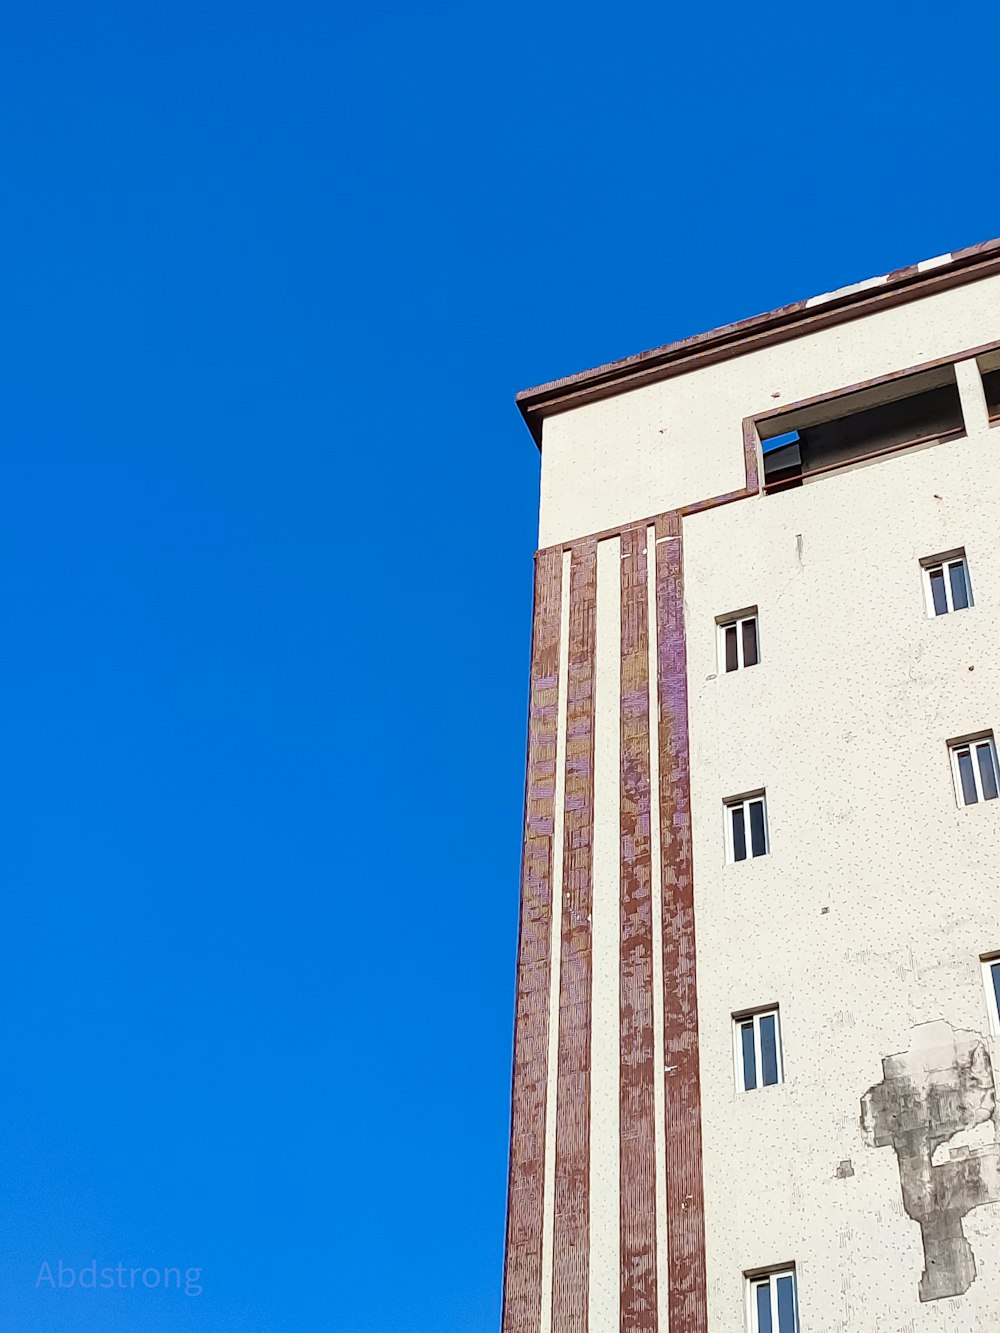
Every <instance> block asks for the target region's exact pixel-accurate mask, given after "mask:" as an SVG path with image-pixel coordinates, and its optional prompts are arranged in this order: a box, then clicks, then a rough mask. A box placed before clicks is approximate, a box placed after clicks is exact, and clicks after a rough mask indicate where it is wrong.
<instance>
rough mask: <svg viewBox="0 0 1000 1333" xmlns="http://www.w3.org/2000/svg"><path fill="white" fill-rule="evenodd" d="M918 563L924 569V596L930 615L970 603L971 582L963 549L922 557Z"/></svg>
mask: <svg viewBox="0 0 1000 1333" xmlns="http://www.w3.org/2000/svg"><path fill="white" fill-rule="evenodd" d="M920 566H921V568H922V570H923V573H924V600H925V602H926V604H927V614H928V615H929V616H932V617H933V616H945V615H947V614H948V612H949V611H965V610H967V609H968V607H970V606H971V605H972V583H971V581H970V579H969V563H968V561H967V560H966V558H965V552H964V551H953V552H952V553H951V554H950V555H935V556H931V557H930V558H929V559H927V560H921V562H920Z"/></svg>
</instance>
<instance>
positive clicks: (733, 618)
mask: <svg viewBox="0 0 1000 1333" xmlns="http://www.w3.org/2000/svg"><path fill="white" fill-rule="evenodd" d="M751 620H752V621H753V624H754V637H755V639H756V641H757V660H756V662H751V663H750V665H749V666H748V665H747V664H746V662H745V661H744V656H745V654H744V643H743V626H744V625H745V624H746V623H747V622H748V621H751ZM730 628H734V629H735V630H736V666H735V667H734V668H733V670H732V671H730V670H729V668H728V667H727V666H726V631H727V630H728V629H730ZM715 631H716V633H715V637H716V656H717V659H718V674H719V675H720V676H735V675H736V674H737V673H738V672H740V671H749V670H750V667H755V666H760V615H759V613H758V610H757V607H756V606H748V607H745V608H744V609H743V610H742V611H731V612H730V613H729V614H728V615H725V616H717V617H716V620H715Z"/></svg>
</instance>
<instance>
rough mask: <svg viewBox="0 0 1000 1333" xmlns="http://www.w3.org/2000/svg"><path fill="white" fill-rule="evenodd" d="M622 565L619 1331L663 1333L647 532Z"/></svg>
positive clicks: (625, 542) (634, 533)
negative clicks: (658, 1226) (659, 1283)
mask: <svg viewBox="0 0 1000 1333" xmlns="http://www.w3.org/2000/svg"><path fill="white" fill-rule="evenodd" d="M621 542H622V551H621V555H622V559H621V962H620V972H619V978H620V981H619V984H620V995H621V1085H620V1088H621V1090H620V1103H619V1107H620V1135H621V1139H620V1144H621V1146H620V1163H619V1166H620V1173H621V1174H620V1182H621V1333H656V1329H657V1287H656V1095H655V1084H654V1080H655V1078H656V1057H655V1051H654V1041H653V898H652V841H651V837H650V823H649V820H650V790H649V785H650V757H649V624H648V621H649V610H648V603H647V572H646V528H645V525H643V526H641V527H631V528H626V529H625V530H624V532H623V533H622V538H621Z"/></svg>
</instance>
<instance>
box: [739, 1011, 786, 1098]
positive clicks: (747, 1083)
mask: <svg viewBox="0 0 1000 1333" xmlns="http://www.w3.org/2000/svg"><path fill="white" fill-rule="evenodd" d="M733 1045H734V1047H735V1051H736V1086H737V1087H738V1088H739V1090H740V1091H741V1092H753V1091H754V1090H755V1089H756V1088H770V1087H772V1086H773V1085H774V1084H775V1083H784V1081H785V1066H784V1061H783V1060H782V1058H781V1024H780V1023H779V1021H778V1011H777V1009H759V1010H757V1012H756V1013H751V1014H737V1016H736V1017H735V1018H734V1019H733Z"/></svg>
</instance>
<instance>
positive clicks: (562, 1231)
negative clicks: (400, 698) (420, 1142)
mask: <svg viewBox="0 0 1000 1333" xmlns="http://www.w3.org/2000/svg"><path fill="white" fill-rule="evenodd" d="M560 558H561V557H560ZM569 589H570V592H569V663H568V669H567V682H566V783H565V813H564V816H563V818H564V839H563V885H562V890H563V891H562V899H563V904H562V952H561V954H560V965H559V966H560V972H559V1067H558V1073H557V1079H556V1088H557V1100H556V1168H555V1222H554V1227H553V1235H552V1333H587V1329H588V1323H589V1301H590V1044H591V999H592V978H593V960H592V953H591V917H592V914H593V896H594V895H593V845H594V666H595V659H594V649H595V613H596V605H597V542H596V541H591V542H586V543H583V544H581V545H579V546H576V547H574V549H573V554H572V556H571V558H570V575H569Z"/></svg>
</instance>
